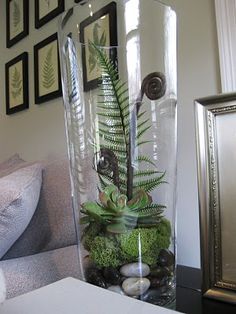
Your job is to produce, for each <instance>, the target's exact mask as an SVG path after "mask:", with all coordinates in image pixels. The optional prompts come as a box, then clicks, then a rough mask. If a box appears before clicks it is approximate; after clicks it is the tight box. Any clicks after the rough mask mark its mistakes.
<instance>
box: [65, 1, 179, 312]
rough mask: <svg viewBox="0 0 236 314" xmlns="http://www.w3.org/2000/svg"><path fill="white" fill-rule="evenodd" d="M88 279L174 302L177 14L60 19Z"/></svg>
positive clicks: (109, 9) (81, 9)
mask: <svg viewBox="0 0 236 314" xmlns="http://www.w3.org/2000/svg"><path fill="white" fill-rule="evenodd" d="M59 44H60V61H61V75H62V86H63V98H64V105H65V123H66V130H67V140H68V152H69V158H70V165H71V178H72V196H73V205H74V211H75V217H76V221H77V227H78V237H79V259H80V266H81V269H80V271H81V279H83V280H86V281H88V282H89V283H92V284H95V285H97V286H100V287H103V288H106V289H108V290H111V291H115V292H118V293H120V294H124V295H127V296H130V297H134V298H138V299H140V300H143V301H146V302H150V303H153V304H157V305H161V306H166V307H173V304H174V303H175V290H176V284H175V269H176V258H175V256H176V245H175V243H176V238H175V192H176V144H177V143H176V141H177V138H176V109H177V108H176V16H175V13H174V12H173V10H172V9H171V8H170V7H168V6H165V5H163V4H161V3H160V2H158V1H156V0H149V1H147V0H117V1H112V2H110V1H108V0H99V1H95V0H93V1H82V2H81V3H80V4H79V5H77V6H75V7H73V8H71V9H70V10H68V11H67V12H65V13H64V14H63V15H62V16H61V19H60V22H59Z"/></svg>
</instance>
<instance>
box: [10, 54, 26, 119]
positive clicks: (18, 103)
mask: <svg viewBox="0 0 236 314" xmlns="http://www.w3.org/2000/svg"><path fill="white" fill-rule="evenodd" d="M5 84H6V114H7V115H10V114H12V113H15V112H18V111H21V110H24V109H27V108H29V95H28V53H27V52H24V53H22V54H21V55H19V56H17V57H16V58H14V59H12V60H11V61H9V62H8V63H6V65H5Z"/></svg>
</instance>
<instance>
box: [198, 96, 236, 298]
mask: <svg viewBox="0 0 236 314" xmlns="http://www.w3.org/2000/svg"><path fill="white" fill-rule="evenodd" d="M195 118H196V120H195V121H196V124H195V128H196V140H197V161H198V191H199V207H200V236H201V261H202V272H203V278H202V279H203V285H202V291H203V295H204V296H205V297H208V298H213V299H217V300H221V301H226V302H230V303H234V304H236V93H231V94H221V95H218V96H212V97H207V98H201V99H197V100H195Z"/></svg>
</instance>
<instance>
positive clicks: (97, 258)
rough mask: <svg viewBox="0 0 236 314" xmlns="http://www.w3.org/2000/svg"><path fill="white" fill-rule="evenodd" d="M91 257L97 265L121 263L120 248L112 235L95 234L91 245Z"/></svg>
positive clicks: (106, 265) (105, 265) (115, 265)
mask: <svg viewBox="0 0 236 314" xmlns="http://www.w3.org/2000/svg"><path fill="white" fill-rule="evenodd" d="M90 253H91V258H92V260H93V261H94V262H95V263H96V264H97V266H99V267H108V266H113V267H117V266H119V265H121V264H122V261H121V256H122V254H121V252H120V248H119V246H118V245H117V243H116V241H115V238H114V237H107V236H97V237H95V239H94V241H93V243H92V245H91V250H90Z"/></svg>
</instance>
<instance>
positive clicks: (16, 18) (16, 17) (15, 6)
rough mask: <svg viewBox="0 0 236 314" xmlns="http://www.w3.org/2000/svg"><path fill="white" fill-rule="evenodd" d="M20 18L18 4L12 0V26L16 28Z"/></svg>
mask: <svg viewBox="0 0 236 314" xmlns="http://www.w3.org/2000/svg"><path fill="white" fill-rule="evenodd" d="M20 18H21V13H20V8H19V4H18V3H17V2H16V1H15V0H14V1H13V14H12V19H13V26H14V28H18V26H19V24H20Z"/></svg>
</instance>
